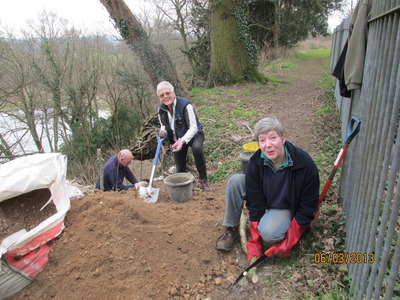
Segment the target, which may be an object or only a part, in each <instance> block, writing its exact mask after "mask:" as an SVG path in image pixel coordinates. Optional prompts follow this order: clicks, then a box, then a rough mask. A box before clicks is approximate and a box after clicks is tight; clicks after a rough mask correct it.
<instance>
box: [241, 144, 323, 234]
mask: <svg viewBox="0 0 400 300" xmlns="http://www.w3.org/2000/svg"><path fill="white" fill-rule="evenodd" d="M285 145H286V147H287V149H288V151H289V154H290V157H291V159H292V161H293V166H290V167H287V168H288V169H289V176H288V180H289V206H290V211H291V214H292V217H296V221H297V223H298V224H299V225H300V226H309V225H310V222H311V221H312V220H313V219H314V212H315V211H317V209H318V198H319V175H318V169H317V167H316V165H315V163H314V161H313V159H312V158H311V156H310V155H309V154H308V153H306V152H305V151H304V150H302V149H300V148H298V147H296V146H294V145H293V144H291V143H290V142H287V141H286V143H285ZM264 162H265V160H264V159H263V158H261V150H260V149H259V150H258V151H257V152H256V153H255V154H254V155H253V156H252V157H251V158H250V160H249V162H248V164H247V170H246V206H247V208H248V209H249V216H250V221H251V222H259V221H260V219H261V217H262V216H263V215H264V214H265V211H266V210H267V209H269V208H270V206H269V205H270V201H271V199H268V198H267V192H266V187H267V186H270V187H271V186H273V184H271V182H270V180H271V178H270V176H268V175H267V174H268V168H270V167H269V166H268V165H266V164H264ZM268 181H269V182H268ZM276 188H277V189H279V188H280V187H279V186H276Z"/></svg>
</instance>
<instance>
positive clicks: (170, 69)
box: [100, 0, 188, 97]
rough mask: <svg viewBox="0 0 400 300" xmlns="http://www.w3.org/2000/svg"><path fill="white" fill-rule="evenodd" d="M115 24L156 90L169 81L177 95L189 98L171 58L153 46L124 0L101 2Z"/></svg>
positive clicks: (164, 51) (162, 48) (162, 49)
mask: <svg viewBox="0 0 400 300" xmlns="http://www.w3.org/2000/svg"><path fill="white" fill-rule="evenodd" d="M100 2H101V3H102V4H103V5H104V7H105V8H106V9H107V11H108V13H109V14H110V16H111V17H112V18H113V20H114V22H115V26H116V28H117V29H118V30H119V32H120V33H121V36H122V37H123V38H124V40H125V41H126V42H127V43H128V45H129V46H130V47H131V48H132V50H133V51H134V52H135V53H136V54H137V55H138V56H139V58H140V60H141V62H142V63H143V66H144V69H145V71H146V73H147V74H148V75H149V77H150V80H151V83H152V85H153V87H154V89H156V87H157V84H158V83H159V82H160V81H163V80H167V81H169V82H170V83H171V84H172V85H173V86H174V88H175V92H176V94H177V95H180V96H183V97H187V96H188V91H187V90H186V88H185V87H184V86H183V84H182V83H181V81H180V80H179V78H178V74H177V72H176V70H175V67H174V66H173V64H172V61H171V58H170V56H169V55H168V53H167V52H166V50H165V49H164V47H162V46H161V45H153V44H152V43H151V41H150V40H149V38H148V36H147V34H146V32H145V31H144V30H143V27H142V25H141V24H140V23H139V21H138V20H137V19H136V17H135V16H134V15H133V14H132V12H131V11H130V9H129V7H128V6H127V5H126V4H125V2H124V1H123V0H100Z"/></svg>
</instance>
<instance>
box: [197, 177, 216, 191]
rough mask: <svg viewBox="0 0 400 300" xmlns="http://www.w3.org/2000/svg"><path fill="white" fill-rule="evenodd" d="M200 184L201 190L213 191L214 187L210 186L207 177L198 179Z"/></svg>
mask: <svg viewBox="0 0 400 300" xmlns="http://www.w3.org/2000/svg"><path fill="white" fill-rule="evenodd" d="M200 185H201V189H202V190H203V192H215V190H214V188H212V187H211V186H210V184H209V183H208V180H207V179H200Z"/></svg>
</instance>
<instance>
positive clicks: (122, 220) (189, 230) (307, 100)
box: [11, 59, 322, 300]
mask: <svg viewBox="0 0 400 300" xmlns="http://www.w3.org/2000/svg"><path fill="white" fill-rule="evenodd" d="M321 72H322V60H319V59H309V60H306V61H304V62H303V63H301V64H300V65H299V66H298V67H297V68H296V69H292V70H287V71H285V72H282V73H281V74H279V75H278V76H279V77H281V78H282V79H283V80H284V81H285V83H284V84H283V85H282V87H281V88H279V89H278V90H276V89H273V88H271V87H269V86H259V85H257V86H255V85H254V86H253V87H254V90H256V89H257V93H262V95H264V97H259V98H257V99H258V100H254V99H253V104H252V105H257V107H259V109H260V110H261V111H263V110H266V111H267V110H270V111H271V112H272V113H271V114H273V115H276V116H278V117H279V118H280V119H281V120H282V121H283V123H284V124H286V126H287V128H288V131H289V140H290V141H292V142H294V143H295V144H297V145H299V146H300V147H302V148H304V149H305V150H307V151H310V153H311V154H312V140H313V139H314V137H313V135H312V126H313V122H312V120H313V116H314V113H315V111H316V109H317V108H318V107H317V106H318V104H317V103H316V98H317V97H318V95H319V91H318V89H317V86H318V81H317V80H318V78H319V76H320V74H321ZM247 87H248V86H247ZM254 101H256V103H255V102H254ZM238 154H239V153H238ZM225 184H226V183H225V182H222V183H220V184H216V185H215V188H216V192H215V193H212V194H211V193H209V194H207V193H203V192H201V191H200V190H199V189H198V188H197V183H195V185H194V191H193V198H192V199H191V200H190V201H188V202H185V203H175V202H172V201H171V200H170V199H169V198H168V195H167V191H166V190H165V186H164V185H163V184H162V182H156V187H159V188H160V189H161V191H160V196H159V201H158V202H157V203H154V204H146V203H143V202H142V201H141V200H140V199H138V195H137V193H136V192H134V191H128V192H121V193H103V192H98V193H95V194H93V195H87V196H85V197H84V198H82V199H77V200H73V201H72V203H71V206H72V207H71V210H70V212H69V213H68V214H67V217H66V228H65V231H64V232H63V234H62V235H61V236H60V237H59V238H57V239H56V240H55V241H53V242H52V251H51V253H50V257H49V264H48V266H47V267H46V268H45V270H44V271H43V272H42V273H41V274H39V276H37V277H36V278H35V280H34V281H33V283H32V284H31V285H29V286H28V287H27V288H25V289H24V290H23V291H21V292H20V293H18V294H17V295H15V296H14V297H12V298H11V299H15V300H16V299H58V300H62V299H68V300H71V299H96V300H99V299H222V298H224V299H247V298H252V299H257V297H255V296H254V294H253V293H254V291H255V290H253V289H252V288H249V287H248V284H247V282H243V283H241V285H239V287H238V288H237V289H236V290H235V291H232V290H227V289H226V288H227V286H228V285H229V284H230V282H231V280H232V279H233V278H235V277H236V275H237V274H238V272H239V271H240V270H242V269H243V267H244V266H245V265H246V261H245V255H244V253H243V252H242V250H241V248H240V246H239V245H237V246H236V247H235V249H234V250H232V251H231V252H230V253H220V252H218V251H216V250H215V243H216V240H217V239H218V237H219V236H220V235H221V233H222V226H221V223H222V219H223V215H224V208H225V197H224V196H225ZM247 295H248V296H247ZM261 295H262V294H261ZM282 296H283V295H279V294H277V295H270V297H271V299H272V298H274V297H276V298H281V297H282ZM261 298H262V296H261ZM261 298H260V299H261Z"/></svg>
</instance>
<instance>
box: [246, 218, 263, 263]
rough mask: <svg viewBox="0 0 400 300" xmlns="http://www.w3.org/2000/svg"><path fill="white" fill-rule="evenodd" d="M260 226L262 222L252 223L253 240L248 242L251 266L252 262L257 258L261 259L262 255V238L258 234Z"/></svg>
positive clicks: (248, 255)
mask: <svg viewBox="0 0 400 300" xmlns="http://www.w3.org/2000/svg"><path fill="white" fill-rule="evenodd" d="M258 224H260V222H250V233H251V237H252V239H251V240H248V241H247V262H248V263H249V264H250V261H251V259H252V258H254V257H255V256H256V257H258V258H260V257H261V255H262V241H263V240H262V237H261V235H260V233H259V232H258V229H257V227H258Z"/></svg>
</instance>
